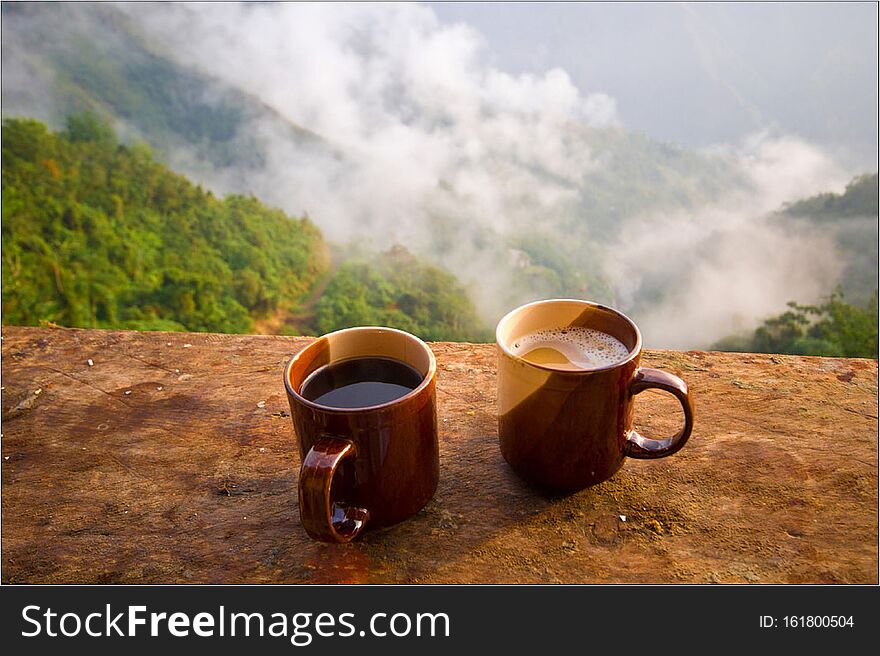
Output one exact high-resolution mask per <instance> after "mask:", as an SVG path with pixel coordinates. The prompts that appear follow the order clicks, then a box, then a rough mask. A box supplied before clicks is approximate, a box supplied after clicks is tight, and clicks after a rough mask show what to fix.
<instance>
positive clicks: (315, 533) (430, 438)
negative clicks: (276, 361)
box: [284, 327, 440, 542]
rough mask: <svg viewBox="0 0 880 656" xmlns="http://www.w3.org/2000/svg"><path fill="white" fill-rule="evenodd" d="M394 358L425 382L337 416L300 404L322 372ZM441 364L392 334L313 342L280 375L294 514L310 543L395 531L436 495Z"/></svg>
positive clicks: (374, 330) (414, 342)
mask: <svg viewBox="0 0 880 656" xmlns="http://www.w3.org/2000/svg"><path fill="white" fill-rule="evenodd" d="M365 357H379V358H392V359H394V360H398V361H400V362H403V363H405V364H407V365H409V366H410V367H412V368H413V369H415V370H416V371H417V372H418V373H419V374H420V375H421V376H422V380H421V383H420V384H419V385H418V386H417V387H416V388H415V389H413V390H412V391H410V392H409V393H407V394H405V395H403V396H401V397H399V398H397V399H394V400H393V401H389V402H387V403H382V404H379V405H373V406H368V407H358V408H337V407H330V406H325V405H320V404H319V403H316V402H314V401H310V400H309V399H307V398H305V397H304V396H303V395H302V387H303V383H304V382H305V381H306V379H307V378H308V377H309V375H310V374H311V373H313V372H315V371H316V370H318V369H319V368H321V367H323V366H324V365H328V364H333V363H337V362H342V361H345V360H349V359H352V358H365ZM436 371H437V365H436V361H435V359H434V354H433V353H432V352H431V349H430V348H428V345H427V344H425V343H424V342H423V341H422V340H420V339H419V338H417V337H415V336H413V335H410V334H409V333H406V332H403V331H401V330H395V329H393V328H380V327H359V328H347V329H345V330H339V331H337V332H334V333H330V334H327V335H324V336H323V337H319V338H318V339H316V340H315V341H314V342H312V343H311V344H309V345H308V346H306V347H305V348H304V349H303V350H302V351H300V352H299V353H297V354H296V355H295V356H294V357H293V358H292V359H291V360H290V362H289V363H288V365H287V367H286V368H285V370H284V386H285V388H286V390H287V399H288V401H289V403H290V413H291V418H292V420H293V427H294V430H295V431H296V435H297V437H298V438H299V448H300V453H301V455H302V467H301V468H300V476H299V510H300V518H301V520H302V524H303V526H304V527H305V529H306V531H307V532H308V534H309V535H310V536H311V537H313V538H315V539H316V540H323V541H326V542H348V541H349V540H351V539H352V538H354V537H355V536H357V535H358V534H359V533H360V532H361V531H362V530H363V529H364V527H365V526H367V525H369V526H370V527H371V528H375V527H379V526H388V525H390V524H395V523H397V522H399V521H401V520H403V519H406V518H407V517H409V516H411V515H414V514H415V513H417V512H418V511H419V510H421V509H422V507H424V505H425V504H426V503H428V501H429V500H430V499H431V497H432V496H434V491H435V490H436V489H437V482H438V480H439V473H440V460H439V446H438V443H437V410H436V402H435V385H436Z"/></svg>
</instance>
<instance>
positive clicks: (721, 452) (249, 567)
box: [2, 327, 878, 583]
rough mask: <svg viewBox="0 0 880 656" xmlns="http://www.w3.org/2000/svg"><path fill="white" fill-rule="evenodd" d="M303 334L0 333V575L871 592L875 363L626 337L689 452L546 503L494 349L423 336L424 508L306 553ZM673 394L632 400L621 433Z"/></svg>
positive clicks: (662, 424)
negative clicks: (429, 418)
mask: <svg viewBox="0 0 880 656" xmlns="http://www.w3.org/2000/svg"><path fill="white" fill-rule="evenodd" d="M309 339H310V338H290V337H261V336H239V335H214V334H202V333H199V334H193V333H188V334H183V333H138V332H129V331H103V330H78V329H41V328H16V327H5V328H4V329H3V348H2V354H3V355H2V357H3V360H2V364H3V386H4V391H3V404H2V408H3V440H2V442H3V444H2V455H3V467H2V511H3V529H4V530H3V536H2V541H3V543H2V546H3V553H2V559H3V582H4V583H75V582H78V583H111V582H112V583H174V582H192V583H196V582H213V583H261V582H271V583H335V582H339V583H342V582H346V583H352V582H363V583H514V582H516V583H555V582H562V583H601V582H616V583H663V582H674V583H707V582H730V583H745V582H760V583H785V582H798V583H800V582H804V583H877V580H878V552H877V502H878V492H877V454H878V452H877V363H876V361H873V360H859V359H838V358H814V357H798V356H770V355H763V354H735V353H714V352H702V351H690V352H686V353H682V352H672V351H646V352H645V354H644V356H643V364H645V365H648V366H654V367H659V368H663V369H667V370H669V371H671V372H673V373H676V374H678V375H680V376H682V377H683V378H684V379H685V380H687V381H688V383H689V385H690V387H691V390H692V391H693V394H694V398H695V403H696V413H697V414H696V418H697V423H696V428H695V431H694V435H693V437H692V439H691V441H690V443H689V444H688V445H687V447H685V449H684V450H683V451H681V452H680V453H679V454H677V455H675V456H673V457H671V458H667V459H662V460H656V461H628V462H627V464H626V465H625V466H624V468H623V469H622V470H621V471H620V472H619V473H618V474H617V475H616V476H615V477H614V478H613V479H611V480H610V481H608V482H606V483H604V484H602V485H599V486H597V487H595V488H592V489H589V490H585V491H582V492H579V493H576V494H572V495H567V496H553V495H548V494H546V493H545V492H543V491H540V490H536V489H533V488H530V487H529V486H528V485H526V484H524V483H522V482H521V481H520V480H519V479H518V478H517V477H516V476H515V475H514V474H513V473H512V472H511V471H510V470H509V469H508V467H507V465H506V463H505V462H504V461H503V459H502V458H501V455H500V453H499V450H498V445H497V437H496V428H495V414H494V407H495V355H494V350H493V349H494V347H493V346H492V345H486V344H459V343H435V344H432V345H431V347H432V348H433V349H434V351H435V353H436V354H437V360H438V364H439V373H438V404H439V417H440V442H441V454H440V455H441V481H440V487H439V489H438V491H437V494H436V496H435V498H434V500H433V501H431V503H429V504H428V506H427V507H426V508H425V509H424V510H423V511H422V512H420V513H419V514H418V515H417V516H415V517H414V518H412V519H411V520H409V521H407V522H404V523H402V524H400V525H397V526H395V527H391V528H388V529H382V530H378V531H373V532H368V533H366V534H365V535H364V536H363V538H362V539H361V540H359V541H358V542H356V543H352V544H349V545H329V544H321V543H316V542H313V541H311V540H310V539H309V538H308V537H307V536H306V534H305V532H304V531H303V529H302V527H301V526H300V524H299V521H298V512H297V508H296V483H297V472H298V468H299V454H298V451H297V449H296V443H295V437H294V434H293V429H292V427H291V423H290V419H289V418H288V417H287V416H285V415H286V414H287V412H288V408H287V402H286V399H285V397H284V391H283V388H282V385H281V371H282V368H283V366H284V363H285V362H286V360H287V359H288V358H289V357H290V356H291V355H292V354H293V353H295V352H296V351H297V350H298V349H299V348H301V347H302V346H303V344H305V343H307V342H308V340H309ZM88 360H91V361H92V365H91V366H90V365H89V364H88ZM38 390H39V392H38ZM676 406H677V403H676V402H675V401H673V400H671V398H667V397H665V396H663V395H662V394H658V393H650V392H649V393H645V394H642V395H640V396H639V398H638V401H637V406H636V422H637V426H638V428H639V430H640V431H641V432H643V433H644V434H647V435H653V434H666V433H669V432H671V431H672V429H673V428H674V427H675V426H676V425H677V423H678V421H679V420H680V418H679V414H678V413H679V412H680V411H679V410H678V409H677V408H676ZM624 518H625V519H624Z"/></svg>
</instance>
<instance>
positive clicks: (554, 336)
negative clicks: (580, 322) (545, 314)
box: [510, 326, 629, 371]
mask: <svg viewBox="0 0 880 656" xmlns="http://www.w3.org/2000/svg"><path fill="white" fill-rule="evenodd" d="M510 350H511V351H512V352H513V353H514V354H515V355H518V356H520V357H521V358H523V359H524V360H527V361H529V362H531V363H533V364H541V365H546V366H549V367H553V368H554V369H563V370H566V371H579V370H583V369H598V368H599V367H606V366H608V365H612V364H614V363H616V362H620V361H621V360H623V359H625V358H626V356H627V355H628V354H629V349H628V348H627V347H626V346H624V344H623V342H621V341H620V340H619V339H617V338H616V337H614V336H612V335H609V334H608V333H603V332H602V331H601V330H593V329H592V328H582V327H580V326H569V327H566V328H549V329H545V330H538V331H535V332H532V333H528V334H527V335H523V336H522V337H520V338H519V339H517V340H516V341H515V342H514V343H513V344H512V345H511V349H510Z"/></svg>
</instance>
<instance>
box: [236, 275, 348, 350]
mask: <svg viewBox="0 0 880 656" xmlns="http://www.w3.org/2000/svg"><path fill="white" fill-rule="evenodd" d="M338 268H339V267H338V266H337V265H333V266H331V268H330V270H329V271H327V273H325V274H324V275H323V276H322V277H321V278H319V279H318V284H317V285H315V287H314V288H313V289H312V291H311V292H310V293H309V295H308V296H307V297H306V299H305V300H304V301H302V302H300V303H297V307H296V309H295V310H294V309H293V308H289V307H279V308H277V309H276V310H275V312H274V313H272V314H270V315H269V316H267V317H263V318H261V319H257V320H255V321H254V329H253V331H252V333H253V334H255V335H280V334H281V329H282V328H284V327H285V326H290V327H292V328H293V330H295V331H296V333H297V334H307V333H310V332H312V330H313V329H312V322H313V321H314V319H315V305H316V304H317V303H318V300H319V299H320V298H321V296H322V295H323V294H324V290H326V289H327V285H329V284H330V281H331V280H332V279H333V276H334V275H335V274H336V271H337V269H338Z"/></svg>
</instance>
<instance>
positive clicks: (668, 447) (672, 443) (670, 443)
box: [624, 367, 694, 459]
mask: <svg viewBox="0 0 880 656" xmlns="http://www.w3.org/2000/svg"><path fill="white" fill-rule="evenodd" d="M646 389H660V390H663V391H664V392H669V393H670V394H672V395H674V396H675V397H676V398H677V399H678V400H679V401H680V402H681V409H682V410H684V426H683V427H682V429H681V430H680V431H678V433H676V434H675V435H673V436H672V437H667V438H665V439H662V440H654V439H651V438H649V437H642V436H641V435H639V434H638V432H636V431H634V430H633V431H630V433H629V435H628V436H627V439H626V448H625V449H624V453H625V454H626V455H627V456H628V457H630V458H641V459H651V458H663V457H666V456H671V455H672V454H673V453H675V452H676V451H678V450H679V449H681V447H683V446H684V445H685V443H686V442H687V441H688V438H689V437H690V436H691V431H692V430H693V428H694V402H693V400H692V399H691V396H690V394H689V393H688V386H687V383H685V382H684V381H683V380H682V379H681V378H679V377H678V376H673V375H672V374H670V373H666V372H665V371H660V370H659V369H651V368H650V367H639V368H638V369H637V370H636V373H635V376H633V379H632V380H631V381H630V384H629V393H630V394H631V395H632V396H635V395H636V394H639V393H640V392H644V391H645V390H646Z"/></svg>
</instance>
